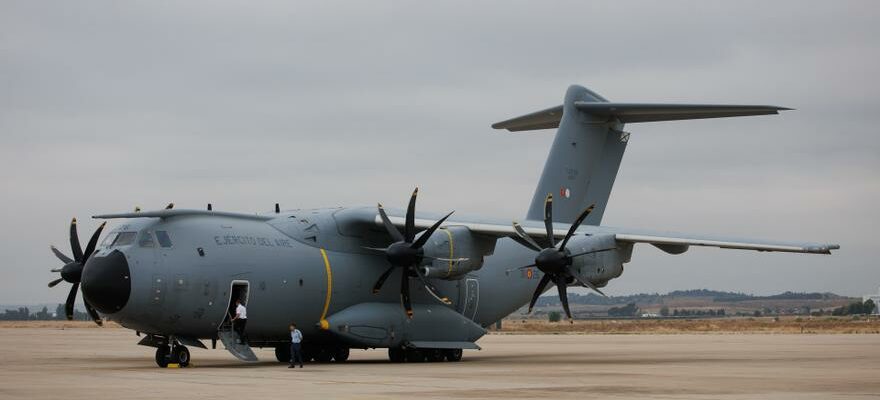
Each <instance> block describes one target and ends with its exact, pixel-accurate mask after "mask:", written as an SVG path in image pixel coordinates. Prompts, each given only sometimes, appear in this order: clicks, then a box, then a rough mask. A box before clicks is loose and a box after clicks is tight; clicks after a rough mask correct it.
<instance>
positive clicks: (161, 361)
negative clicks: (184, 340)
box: [156, 346, 171, 368]
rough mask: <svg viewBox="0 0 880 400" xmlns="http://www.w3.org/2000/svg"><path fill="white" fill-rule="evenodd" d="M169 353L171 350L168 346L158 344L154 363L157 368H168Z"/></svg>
mask: <svg viewBox="0 0 880 400" xmlns="http://www.w3.org/2000/svg"><path fill="white" fill-rule="evenodd" d="M170 354H171V351H170V350H169V349H168V346H159V347H157V348H156V365H158V366H159V368H168V356H169V355H170Z"/></svg>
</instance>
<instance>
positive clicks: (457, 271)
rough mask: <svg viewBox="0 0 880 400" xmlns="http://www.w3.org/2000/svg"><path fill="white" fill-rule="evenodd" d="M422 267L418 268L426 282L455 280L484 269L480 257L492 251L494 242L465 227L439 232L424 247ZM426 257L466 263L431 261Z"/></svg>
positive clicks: (447, 228) (492, 239)
mask: <svg viewBox="0 0 880 400" xmlns="http://www.w3.org/2000/svg"><path fill="white" fill-rule="evenodd" d="M423 249H424V250H425V256H426V259H425V264H424V265H423V266H422V267H421V268H423V269H422V271H423V272H425V275H427V276H428V277H429V278H438V279H448V280H455V279H460V278H461V277H462V276H464V275H465V274H467V273H468V272H471V271H475V270H478V269H480V268H482V267H483V257H485V256H487V255H491V254H492V252H494V251H495V238H491V237H486V236H482V235H477V234H474V233H473V232H471V231H470V229H468V228H467V227H464V226H449V227H445V228H441V229H438V230H437V231H436V232H434V234H433V235H431V238H430V239H428V243H426V244H425V246H424V247H423ZM427 257H434V258H443V259H449V260H454V259H461V258H467V260H465V261H441V260H430V259H428V258H427Z"/></svg>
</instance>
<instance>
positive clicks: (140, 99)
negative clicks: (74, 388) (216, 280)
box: [0, 1, 880, 303]
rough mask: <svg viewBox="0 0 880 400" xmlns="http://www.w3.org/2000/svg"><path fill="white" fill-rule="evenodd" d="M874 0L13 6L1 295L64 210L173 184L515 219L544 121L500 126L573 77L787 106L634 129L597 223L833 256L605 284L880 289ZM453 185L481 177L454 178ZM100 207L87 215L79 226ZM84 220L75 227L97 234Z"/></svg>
mask: <svg viewBox="0 0 880 400" xmlns="http://www.w3.org/2000/svg"><path fill="white" fill-rule="evenodd" d="M878 11H880V6H878V5H877V4H876V3H875V2H870V1H862V2H850V1H847V2H833V3H804V2H795V1H792V2H773V3H767V2H757V1H746V2H737V3H719V2H697V1H694V2H685V1H681V2H663V3H654V2H625V3H622V2H602V3H590V4H583V3H581V2H540V3H534V2H445V3H441V4H424V3H409V2H394V1H392V2H370V3H342V2H339V3H333V2H315V3H296V4H291V3H287V2H270V3H261V4H253V3H250V2H249V3H245V2H213V1H212V2H188V3H184V4H176V3H155V2H142V3H135V2H128V3H111V2H97V1H96V2H90V1H84V2H75V3H71V2H54V3H52V2H49V3H46V2H29V1H9V2H4V3H3V4H2V5H0V61H2V62H0V180H2V181H3V184H4V190H3V193H2V194H0V200H2V208H0V209H2V211H0V213H2V214H0V216H2V217H3V221H4V223H5V224H6V225H7V226H10V227H14V229H6V230H2V231H0V246H2V247H0V250H2V252H3V253H4V254H5V255H7V257H8V261H7V262H6V263H4V265H3V266H2V267H0V272H2V273H3V274H4V276H5V277H7V279H6V280H5V282H6V283H5V284H4V285H3V288H4V290H3V293H2V295H0V302H7V303H9V302H27V301H34V302H36V301H44V300H61V299H62V298H63V296H64V293H62V292H63V291H58V290H56V291H49V290H45V289H44V286H43V285H44V284H45V282H46V281H48V280H49V279H50V274H49V273H48V268H50V267H54V266H55V260H54V259H53V258H52V256H51V254H49V252H48V251H47V250H46V245H47V244H48V243H56V244H62V243H65V241H66V238H65V236H64V235H65V229H66V224H67V221H68V219H69V218H70V217H71V216H74V215H77V216H80V217H81V219H82V218H84V217H85V216H87V215H91V214H94V213H98V212H103V211H118V210H124V209H129V208H131V207H133V206H134V205H135V204H138V205H141V206H144V207H161V206H163V205H164V204H165V203H167V202H169V201H175V202H177V203H178V204H181V205H184V206H191V207H200V206H202V205H204V203H206V202H208V201H211V202H213V203H214V204H216V205H218V207H221V208H224V209H234V210H243V211H252V210H267V209H269V208H270V207H271V205H272V204H273V203H274V202H276V201H279V202H281V203H282V204H284V205H289V206H291V207H310V206H324V205H362V204H372V203H374V202H376V201H382V202H384V203H389V204H393V203H394V202H402V201H403V200H404V199H405V198H406V195H407V193H408V191H409V190H411V188H412V186H415V185H420V186H421V187H422V188H423V196H422V198H421V199H420V200H421V201H422V204H423V206H424V207H425V208H430V209H433V210H438V211H439V210H447V209H456V210H459V211H460V212H463V213H468V214H476V213H483V214H486V215H490V216H492V217H499V218H518V217H521V215H522V214H523V213H524V211H525V208H526V206H527V204H528V202H529V200H530V199H531V195H532V190H533V188H534V184H535V182H536V181H537V178H538V176H539V174H540V169H541V167H542V166H543V162H544V157H545V156H546V152H547V149H548V148H549V144H550V141H551V140H552V135H551V134H550V133H549V132H539V133H524V134H509V133H502V132H496V131H492V130H491V129H489V127H488V126H489V124H491V123H492V122H495V121H497V120H501V119H505V118H508V117H511V116H515V115H519V114H522V113H526V112H530V111H534V110H536V109H539V108H543V107H548V106H552V105H556V104H559V103H560V101H561V98H562V94H563V92H564V90H565V87H566V86H567V85H568V84H571V83H580V84H584V85H586V86H588V87H591V88H593V89H595V90H597V91H598V92H600V93H602V94H603V95H605V96H606V97H608V98H610V99H612V100H615V101H657V102H661V101H662V102H670V101H676V102H715V103H769V104H779V105H783V106H790V107H795V108H797V111H791V112H786V113H784V114H783V115H782V116H773V117H757V118H745V119H729V120H712V121H692V122H677V123H661V124H633V125H630V126H627V130H629V131H631V132H633V135H632V141H631V142H630V145H629V148H628V151H627V154H626V156H625V157H624V163H623V166H622V167H621V172H620V175H619V177H618V180H617V184H616V187H615V190H614V193H613V194H612V204H611V205H610V206H609V208H608V211H607V213H606V217H605V222H606V223H607V224H609V225H616V226H634V227H646V228H658V229H669V230H682V231H692V232H707V233H729V234H733V235H742V236H758V237H769V238H780V239H795V240H800V239H804V240H833V241H839V242H841V244H842V246H843V249H842V250H841V251H840V252H839V253H838V254H837V255H834V256H832V257H801V256H796V255H773V254H770V255H767V254H752V253H740V252H733V251H713V250H702V249H695V250H694V251H691V252H689V253H687V254H685V255H682V256H677V257H672V256H668V255H664V254H660V253H659V252H658V251H656V250H654V249H652V248H650V247H644V248H639V249H638V250H637V251H636V254H635V257H634V260H633V263H631V264H628V265H627V271H626V273H625V274H624V276H623V278H621V279H619V280H616V281H614V282H612V284H611V287H609V292H611V293H624V292H632V291H665V290H672V289H679V288H691V287H710V288H718V289H729V290H740V291H752V292H757V293H768V292H775V291H779V290H822V291H824V290H828V291H835V292H842V293H847V294H860V293H862V292H867V291H874V286H876V285H877V284H878V283H880V272H878V270H877V269H876V268H873V265H871V262H870V260H871V259H872V257H873V254H872V250H873V248H874V247H876V246H874V245H873V243H871V238H872V236H873V234H872V232H873V230H874V227H873V224H874V223H875V222H876V221H878V220H880V215H878V212H877V211H875V209H876V208H875V207H874V205H875V204H877V202H878V201H880V179H878V176H877V173H876V171H878V170H880V138H878V135H877V134H876V129H877V128H876V127H877V126H878V123H880V117H878V116H877V114H876V110H877V109H878V106H880V84H878V81H877V80H876V79H875V77H874V75H875V74H876V71H877V70H880V50H878V49H880V46H878V44H880V43H878V39H877V38H878V37H880V32H878V30H880V28H877V25H876V23H875V21H876V20H877V19H878V17H880V12H878ZM462 194H468V195H467V196H463V195H462ZM89 224H92V225H95V224H94V223H93V222H91V221H89V222H86V223H85V225H87V226H88V225H89ZM84 228H85V227H84Z"/></svg>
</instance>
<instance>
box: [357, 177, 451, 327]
mask: <svg viewBox="0 0 880 400" xmlns="http://www.w3.org/2000/svg"><path fill="white" fill-rule="evenodd" d="M418 194H419V188H416V189H415V190H414V191H413V193H412V197H410V199H409V206H408V207H407V209H406V224H405V225H404V227H403V233H401V232H400V231H399V230H398V229H397V227H396V226H394V224H392V223H391V220H390V219H388V215H387V214H386V213H385V209H383V208H382V204H379V215H380V216H381V218H382V223H383V224H384V225H385V229H386V230H387V231H388V234H389V235H391V237H392V238H393V239H394V243H392V244H391V245H390V246H388V247H387V248H384V249H373V250H378V251H382V252H384V253H385V257H386V258H387V259H388V262H389V263H390V264H391V266H390V267H389V268H388V269H387V270H385V272H384V273H382V275H381V276H379V279H378V280H377V281H376V284H375V285H373V293H374V294H375V293H379V290H381V289H382V285H383V284H384V283H385V280H387V279H388V277H389V276H391V273H392V272H394V269H395V268H400V269H401V274H400V301H401V303H403V308H404V309H405V310H406V315H407V317H409V318H412V316H413V311H412V303H411V301H410V292H409V278H410V276H415V277H417V278H419V280H420V281H421V282H422V285H424V286H425V289H426V290H427V291H428V293H430V294H431V295H432V296H434V297H435V298H437V300H440V301H441V302H443V303H444V304H452V302H451V301H449V299H448V298H446V297H445V296H442V295H440V294H439V292H438V291H437V288H435V287H434V285H432V284H431V282H428V279H427V278H426V277H425V274H424V272H422V270H421V268H419V264H421V262H422V260H424V259H426V258H429V257H427V256H425V253H424V249H422V247H424V246H425V243H427V242H428V239H429V238H430V237H431V234H433V233H434V231H436V230H437V228H439V227H440V225H441V224H443V222H444V221H446V219H447V218H449V216H450V215H452V213H451V212H450V213H449V214H446V216H445V217H443V218H441V219H440V220H439V221H437V222H435V223H434V225H432V226H431V227H430V228H428V230H426V231H425V232H424V233H422V235H421V236H419V238H418V239H416V233H417V232H416V226H415V219H416V197H417V196H418ZM453 212H454V211H453Z"/></svg>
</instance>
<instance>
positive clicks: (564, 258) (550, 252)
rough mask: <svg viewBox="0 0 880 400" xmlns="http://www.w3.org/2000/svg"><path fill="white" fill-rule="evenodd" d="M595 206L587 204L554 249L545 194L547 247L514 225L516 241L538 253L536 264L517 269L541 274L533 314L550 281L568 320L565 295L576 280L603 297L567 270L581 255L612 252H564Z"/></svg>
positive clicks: (549, 197)
mask: <svg viewBox="0 0 880 400" xmlns="http://www.w3.org/2000/svg"><path fill="white" fill-rule="evenodd" d="M595 207H596V205H595V204H592V205H590V206H589V207H587V208H586V209H585V210H584V211H582V212H581V214H580V215H579V216H578V217H577V219H576V220H575V221H574V223H573V224H571V227H570V228H568V233H567V234H566V235H565V238H563V239H562V242H561V243H560V244H559V245H558V246H557V245H556V238H555V237H554V236H553V195H552V194H548V195H547V198H546V199H544V227H545V228H546V229H547V243H548V244H549V246H548V247H543V246H541V245H539V244H538V243H537V242H535V240H534V239H532V238H531V237H530V236H529V235H527V234H526V232H525V230H524V229H523V228H522V226H520V225H519V224H518V223H516V222H514V223H513V229H514V231H516V234H517V237H518V239H520V240H518V241H517V242H519V243H520V244H522V245H523V246H525V247H528V248H530V249H532V250H534V251H536V252H537V253H538V255H537V256H536V257H535V262H534V263H533V264H531V265H526V266H525V267H521V268H519V269H526V268H532V267H537V268H538V269H539V270H541V272H543V273H544V276H543V277H541V280H540V281H539V282H538V286H537V287H536V288H535V293H534V294H532V301H531V302H530V303H529V312H530V313H531V312H532V308H534V307H535V302H536V301H538V297H539V296H540V295H541V293H544V289H545V288H546V287H547V285H548V284H549V283H550V282H553V284H554V285H556V288H557V290H558V291H559V300H560V301H561V302H562V308H563V309H564V310H565V315H566V316H568V320H569V321H572V318H571V311H570V310H569V308H568V293H567V288H568V284H569V283H570V282H573V281H576V282H577V283H579V284H580V285H581V286H584V287H587V288H590V289H592V290H594V291H596V293H599V294H600V295H602V296H605V293H602V291H601V290H599V288H598V287H596V285H593V284H592V283H590V282H589V281H587V280H583V279H581V278H579V277H578V275H577V274H575V273H573V272H572V271H571V270H570V267H571V263H572V259H573V258H574V257H577V256H582V255H585V254H590V253H597V252H600V251H607V250H612V249H601V250H592V251H587V252H583V253H577V254H571V252H570V251H569V250H568V249H566V247H565V246H566V245H568V242H569V240H570V239H571V238H572V236H574V233H575V231H577V229H578V227H580V225H581V224H582V223H583V222H584V220H586V219H587V216H589V215H590V213H591V212H592V211H593V209H594V208H595Z"/></svg>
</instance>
